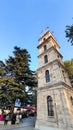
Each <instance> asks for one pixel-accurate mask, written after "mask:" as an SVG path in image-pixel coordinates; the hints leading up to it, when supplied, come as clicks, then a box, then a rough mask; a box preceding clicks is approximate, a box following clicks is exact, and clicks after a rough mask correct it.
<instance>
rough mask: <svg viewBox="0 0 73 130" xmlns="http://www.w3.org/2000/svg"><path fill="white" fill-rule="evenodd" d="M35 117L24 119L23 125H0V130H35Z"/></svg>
mask: <svg viewBox="0 0 73 130" xmlns="http://www.w3.org/2000/svg"><path fill="white" fill-rule="evenodd" d="M35 120H36V119H35V117H29V118H25V119H24V120H23V123H21V124H16V125H0V130H37V129H35V127H34V126H35Z"/></svg>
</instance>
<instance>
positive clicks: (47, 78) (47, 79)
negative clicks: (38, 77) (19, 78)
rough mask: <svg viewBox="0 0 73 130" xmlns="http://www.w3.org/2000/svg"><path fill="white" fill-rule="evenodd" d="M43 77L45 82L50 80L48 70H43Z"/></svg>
mask: <svg viewBox="0 0 73 130" xmlns="http://www.w3.org/2000/svg"><path fill="white" fill-rule="evenodd" d="M45 78H46V82H50V75H49V70H46V72H45Z"/></svg>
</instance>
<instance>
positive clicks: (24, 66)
mask: <svg viewBox="0 0 73 130" xmlns="http://www.w3.org/2000/svg"><path fill="white" fill-rule="evenodd" d="M13 54H14V56H9V59H8V60H6V65H7V71H8V74H7V75H9V77H11V78H12V80H13V84H14V85H13V84H12V87H11V89H12V90H13V93H14V92H15V96H14V99H15V98H20V99H21V101H22V102H25V101H26V99H27V98H28V97H29V95H30V94H29V93H32V91H33V88H34V87H36V85H37V82H36V76H35V72H33V71H31V70H30V62H31V60H30V58H31V57H30V54H29V53H28V51H27V50H26V49H21V48H20V47H17V46H15V47H14V51H13ZM27 87H28V91H27Z"/></svg>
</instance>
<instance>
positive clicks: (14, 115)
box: [11, 113, 16, 125]
mask: <svg viewBox="0 0 73 130" xmlns="http://www.w3.org/2000/svg"><path fill="white" fill-rule="evenodd" d="M15 122H16V114H15V113H13V115H12V118H11V124H12V125H14V124H15Z"/></svg>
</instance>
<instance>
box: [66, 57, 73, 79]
mask: <svg viewBox="0 0 73 130" xmlns="http://www.w3.org/2000/svg"><path fill="white" fill-rule="evenodd" d="M64 65H65V68H66V70H67V72H68V74H69V77H70V78H71V77H73V59H71V60H66V61H64Z"/></svg>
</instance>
